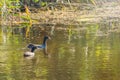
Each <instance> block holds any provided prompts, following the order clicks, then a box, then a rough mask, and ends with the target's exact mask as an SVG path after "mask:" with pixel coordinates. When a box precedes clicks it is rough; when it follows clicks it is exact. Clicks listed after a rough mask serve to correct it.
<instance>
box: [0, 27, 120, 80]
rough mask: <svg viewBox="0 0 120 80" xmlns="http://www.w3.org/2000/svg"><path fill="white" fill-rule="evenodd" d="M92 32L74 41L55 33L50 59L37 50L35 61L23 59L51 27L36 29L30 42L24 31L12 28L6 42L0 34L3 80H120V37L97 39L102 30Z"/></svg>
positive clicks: (0, 78) (76, 35) (50, 43)
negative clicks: (31, 44)
mask: <svg viewBox="0 0 120 80" xmlns="http://www.w3.org/2000/svg"><path fill="white" fill-rule="evenodd" d="M93 26H95V27H96V25H93ZM97 26H98V25H97ZM88 27H89V25H88ZM91 28H93V27H91ZM91 28H87V29H86V30H84V31H81V32H79V31H78V32H74V34H70V37H69V33H68V32H67V31H65V30H63V29H62V30H60V29H55V30H54V34H52V36H51V38H52V40H50V41H48V52H49V56H48V57H45V56H44V54H43V51H42V50H37V51H36V52H35V53H36V54H35V57H34V58H32V59H26V58H24V57H23V53H24V52H25V51H27V49H26V45H27V44H28V43H29V42H30V43H36V44H40V43H41V42H42V37H43V35H45V34H49V33H51V31H50V30H51V27H44V28H43V27H42V28H41V27H39V28H36V27H32V30H31V31H30V33H29V34H30V35H29V38H26V37H25V31H22V28H20V29H18V28H14V29H13V28H12V30H11V29H10V30H9V31H7V32H6V33H4V34H5V35H6V36H5V37H6V42H3V40H4V38H3V33H2V31H0V68H1V69H0V80H119V76H120V74H119V71H120V69H119V67H120V63H119V59H120V57H119V56H120V55H119V53H120V50H119V48H120V43H119V41H120V36H119V33H110V34H109V35H108V36H107V37H106V36H96V32H97V31H98V27H96V29H91ZM89 29H90V31H91V30H93V31H92V32H90V31H89ZM13 32H14V33H13ZM79 36H80V37H79ZM69 39H70V40H69Z"/></svg>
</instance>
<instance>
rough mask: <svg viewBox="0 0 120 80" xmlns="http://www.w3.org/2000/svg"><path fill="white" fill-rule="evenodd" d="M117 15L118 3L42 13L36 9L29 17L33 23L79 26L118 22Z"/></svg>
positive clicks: (81, 6) (119, 19) (118, 17)
mask: <svg viewBox="0 0 120 80" xmlns="http://www.w3.org/2000/svg"><path fill="white" fill-rule="evenodd" d="M119 14H120V6H119V4H118V3H106V4H104V5H102V6H93V5H92V4H86V5H80V6H77V7H75V6H73V7H72V9H67V8H64V9H63V10H47V11H42V10H40V9H38V11H37V12H35V13H34V12H32V13H31V14H30V16H31V19H32V20H35V21H33V23H39V24H43V23H44V24H65V25H66V24H68V25H80V24H82V23H86V24H91V23H106V22H107V23H109V22H119V21H120V15H119ZM23 15H25V14H23Z"/></svg>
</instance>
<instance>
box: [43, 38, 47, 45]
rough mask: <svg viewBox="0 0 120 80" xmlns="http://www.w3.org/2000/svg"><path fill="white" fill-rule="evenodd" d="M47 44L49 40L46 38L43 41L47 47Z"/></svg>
mask: <svg viewBox="0 0 120 80" xmlns="http://www.w3.org/2000/svg"><path fill="white" fill-rule="evenodd" d="M46 42H47V39H46V38H44V40H43V45H44V46H46V45H47V43H46Z"/></svg>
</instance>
